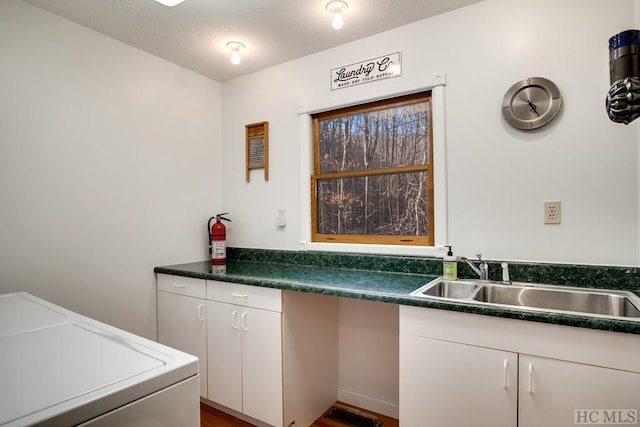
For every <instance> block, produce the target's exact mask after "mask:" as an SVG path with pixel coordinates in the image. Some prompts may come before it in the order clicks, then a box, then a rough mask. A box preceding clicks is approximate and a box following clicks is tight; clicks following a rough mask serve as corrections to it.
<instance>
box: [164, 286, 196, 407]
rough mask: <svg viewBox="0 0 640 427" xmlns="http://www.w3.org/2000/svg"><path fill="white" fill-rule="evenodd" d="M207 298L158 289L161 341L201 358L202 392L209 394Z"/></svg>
mask: <svg viewBox="0 0 640 427" xmlns="http://www.w3.org/2000/svg"><path fill="white" fill-rule="evenodd" d="M206 312H207V310H206V301H205V300H202V299H199V298H192V297H188V296H184V295H177V294H173V293H168V292H158V342H159V343H161V344H164V345H168V346H169V347H173V348H176V349H178V350H181V351H184V352H185V353H189V354H192V355H194V356H196V357H197V358H198V367H199V370H200V396H202V397H205V398H206V397H207V324H206Z"/></svg>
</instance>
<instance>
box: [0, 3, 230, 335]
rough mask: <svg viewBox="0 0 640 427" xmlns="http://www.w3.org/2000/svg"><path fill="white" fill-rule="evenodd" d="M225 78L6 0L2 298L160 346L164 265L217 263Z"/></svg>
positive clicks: (1, 103)
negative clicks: (53, 307) (211, 246)
mask: <svg viewBox="0 0 640 427" xmlns="http://www.w3.org/2000/svg"><path fill="white" fill-rule="evenodd" d="M220 91H221V88H220V84H219V83H217V82H214V81H211V80H210V79H207V78H205V77H202V76H201V75H198V74H195V73H193V72H191V71H188V70H185V69H183V68H181V67H178V66H176V65H174V64H171V63H168V62H166V61H164V60H161V59H158V58H156V57H154V56H151V55H149V54H146V53H144V52H142V51H139V50H137V49H134V48H132V47H129V46H126V45H124V44H122V43H120V42H117V41H115V40H113V39H111V38H108V37H105V36H103V35H100V34H98V33H95V32H93V31H91V30H88V29H87V28H84V27H81V26H78V25H76V24H74V23H71V22H69V21H66V20H64V19H62V18H59V17H56V16H54V15H51V14H49V13H47V12H44V11H42V10H40V9H37V8H34V7H32V6H30V5H27V4H25V3H22V2H20V1H17V0H3V1H2V2H0V93H1V94H2V96H0V201H1V203H2V208H1V210H0V293H3V292H9V291H14V290H21V291H28V292H31V293H33V294H35V295H37V296H40V297H43V298H45V299H48V300H50V301H52V302H54V303H58V304H61V305H63V306H65V307H67V308H69V309H71V310H75V311H78V312H80V313H83V314H86V315H89V316H91V317H94V318H97V319H99V320H102V321H105V322H108V323H110V324H113V325H115V326H119V327H122V328H124V329H127V330H129V331H132V332H134V333H137V334H141V335H144V336H147V337H151V338H155V335H156V311H155V282H154V275H153V267H154V266H156V265H164V264H171V263H178V262H189V261H197V260H201V259H205V258H206V221H207V219H208V218H209V216H211V214H212V213H214V212H215V210H216V209H218V207H219V205H220V176H221V173H220V155H219V153H220V145H221V132H220V118H221V106H220V100H221V93H220Z"/></svg>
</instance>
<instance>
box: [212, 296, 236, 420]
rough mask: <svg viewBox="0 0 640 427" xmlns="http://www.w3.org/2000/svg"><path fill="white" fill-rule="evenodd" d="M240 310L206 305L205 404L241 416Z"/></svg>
mask: <svg viewBox="0 0 640 427" xmlns="http://www.w3.org/2000/svg"><path fill="white" fill-rule="evenodd" d="M242 313H243V311H242V307H239V306H235V305H231V304H226V303H221V302H216V301H207V333H208V340H207V353H208V356H209V357H208V362H209V375H208V384H209V400H212V401H214V402H217V403H220V404H221V405H224V406H226V407H228V408H231V409H233V410H235V411H238V412H242V370H241V369H242V365H241V363H242V362H241V361H242V358H241V339H242V335H241V316H242Z"/></svg>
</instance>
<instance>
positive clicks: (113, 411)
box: [0, 292, 200, 427]
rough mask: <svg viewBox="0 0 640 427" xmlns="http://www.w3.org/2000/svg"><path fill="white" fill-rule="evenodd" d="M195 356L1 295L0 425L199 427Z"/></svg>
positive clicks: (28, 299) (25, 298) (22, 297)
mask: <svg viewBox="0 0 640 427" xmlns="http://www.w3.org/2000/svg"><path fill="white" fill-rule="evenodd" d="M199 394H200V393H199V375H198V359H197V358H196V357H195V356H191V355H188V354H186V353H183V352H180V351H178V350H174V349H172V348H169V347H166V346H164V345H161V344H158V343H156V342H154V341H150V340H147V339H145V338H142V337H139V336H136V335H133V334H130V333H128V332H125V331H122V330H120V329H117V328H114V327H111V326H109V325H106V324H104V323H101V322H98V321H95V320H93V319H90V318H87V317H84V316H80V315H78V314H76V313H74V312H71V311H69V310H65V309H63V308H62V307H59V306H56V305H54V304H51V303H49V302H47V301H44V300H42V299H40V298H37V297H34V296H33V295H30V294H27V293H24V292H18V293H11V294H4V295H0V426H3V427H4V426H11V427H16V426H34V425H37V426H75V425H81V426H91V427H102V426H104V427H107V426H109V427H112V426H118V427H124V426H128V427H134V426H135V427H146V426H149V427H151V426H153V427H158V426H160V427H161V426H175V427H178V426H179V427H199V426H200V397H199Z"/></svg>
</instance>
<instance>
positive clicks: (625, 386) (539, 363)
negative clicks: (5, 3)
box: [518, 355, 640, 427]
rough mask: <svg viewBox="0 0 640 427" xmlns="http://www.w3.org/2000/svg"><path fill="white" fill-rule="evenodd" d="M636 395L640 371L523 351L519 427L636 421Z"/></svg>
mask: <svg viewBox="0 0 640 427" xmlns="http://www.w3.org/2000/svg"><path fill="white" fill-rule="evenodd" d="M638 396H640V374H638V373H633V372H627V371H619V370H616V369H609V368H602V367H597V366H591V365H583V364H580V363H572V362H565V361H561V360H554V359H546V358H542V357H534V356H528V355H520V396H519V399H520V400H519V402H520V412H519V424H518V425H519V426H520V427H539V426H545V427H561V426H562V427H564V426H573V425H579V424H625V423H626V424H636V423H637V422H638V419H637V415H635V416H632V415H630V414H629V413H628V412H627V411H626V410H635V411H637V412H638V413H640V399H639V398H638ZM621 410H622V411H621ZM576 411H578V412H577V413H576ZM629 417H632V418H629Z"/></svg>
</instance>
